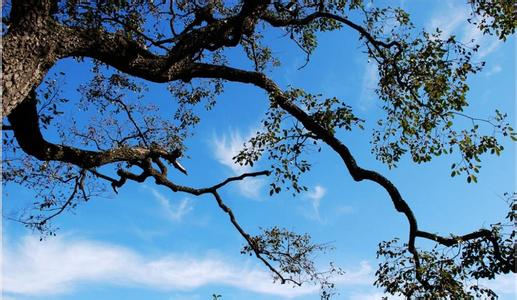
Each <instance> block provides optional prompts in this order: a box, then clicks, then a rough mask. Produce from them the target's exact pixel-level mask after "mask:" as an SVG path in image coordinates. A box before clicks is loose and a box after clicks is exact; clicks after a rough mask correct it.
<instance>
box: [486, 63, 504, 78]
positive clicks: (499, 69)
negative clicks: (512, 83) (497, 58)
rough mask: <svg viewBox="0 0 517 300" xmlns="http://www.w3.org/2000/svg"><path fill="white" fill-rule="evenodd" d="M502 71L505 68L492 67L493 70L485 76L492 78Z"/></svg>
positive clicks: (499, 66)
mask: <svg viewBox="0 0 517 300" xmlns="http://www.w3.org/2000/svg"><path fill="white" fill-rule="evenodd" d="M502 70H503V68H502V67H501V65H494V66H492V68H491V69H490V70H488V72H486V73H485V75H486V76H492V75H495V74H497V73H500V72H501V71H502Z"/></svg>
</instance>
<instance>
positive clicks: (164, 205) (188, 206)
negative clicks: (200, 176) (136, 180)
mask: <svg viewBox="0 0 517 300" xmlns="http://www.w3.org/2000/svg"><path fill="white" fill-rule="evenodd" d="M144 187H145V188H146V189H147V190H149V191H150V192H151V194H152V195H153V197H154V199H156V201H157V202H158V204H159V205H160V211H161V212H162V213H163V214H164V215H165V216H166V217H167V218H168V219H169V220H172V221H175V222H179V221H181V220H182V219H183V217H184V216H185V215H186V214H188V213H189V212H190V211H192V209H193V206H192V201H191V200H190V199H189V198H184V199H182V200H180V201H179V202H177V203H175V204H171V202H170V201H169V199H167V197H165V196H164V195H163V194H162V193H160V192H159V191H158V190H156V189H154V188H152V187H149V186H144Z"/></svg>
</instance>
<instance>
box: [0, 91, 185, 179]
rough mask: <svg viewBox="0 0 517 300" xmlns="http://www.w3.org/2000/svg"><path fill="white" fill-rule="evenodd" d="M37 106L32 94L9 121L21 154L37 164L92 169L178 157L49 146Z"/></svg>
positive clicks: (150, 151) (177, 154) (143, 150)
mask: <svg viewBox="0 0 517 300" xmlns="http://www.w3.org/2000/svg"><path fill="white" fill-rule="evenodd" d="M36 103H37V99H36V93H35V92H34V91H32V92H31V94H30V95H29V97H28V99H26V100H25V101H23V102H22V103H21V104H20V105H18V107H16V109H15V110H14V111H13V112H12V113H11V114H10V115H9V116H8V119H9V122H10V124H11V127H12V129H13V132H14V136H15V138H16V140H17V142H18V144H19V145H20V147H21V148H22V149H23V151H24V152H25V153H27V154H29V155H31V156H34V157H35V158H37V159H39V160H42V161H51V160H54V161H61V162H65V163H71V164H73V165H76V166H78V167H81V168H84V169H91V168H96V167H100V166H103V165H106V164H110V163H114V162H123V161H126V162H137V161H141V160H145V159H147V158H150V157H163V158H164V159H166V160H167V161H169V162H171V163H172V162H174V161H175V160H176V159H178V158H179V157H180V156H181V151H179V150H174V151H172V152H167V151H165V150H163V149H161V148H158V147H150V148H142V147H132V148H129V147H121V148H114V149H110V150H106V151H98V152H97V151H90V150H83V149H78V148H74V147H69V146H65V145H57V144H53V143H50V142H48V141H46V140H45V139H44V138H43V135H42V133H41V131H40V128H39V120H38V114H37V110H36Z"/></svg>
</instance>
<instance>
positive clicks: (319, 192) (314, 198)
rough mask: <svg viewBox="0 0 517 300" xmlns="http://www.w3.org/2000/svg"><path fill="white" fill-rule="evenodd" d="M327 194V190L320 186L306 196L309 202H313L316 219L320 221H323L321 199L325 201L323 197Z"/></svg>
mask: <svg viewBox="0 0 517 300" xmlns="http://www.w3.org/2000/svg"><path fill="white" fill-rule="evenodd" d="M326 193H327V190H326V189H325V188H324V187H323V186H321V185H319V184H318V185H316V186H315V187H314V190H312V191H309V192H307V194H306V195H307V198H309V200H310V201H311V204H312V209H313V213H314V217H315V218H316V220H318V221H321V216H320V204H321V199H323V197H325V194H326Z"/></svg>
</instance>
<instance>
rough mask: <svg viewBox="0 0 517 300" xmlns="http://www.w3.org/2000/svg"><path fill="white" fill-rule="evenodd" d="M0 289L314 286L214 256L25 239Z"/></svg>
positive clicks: (269, 289) (278, 289)
mask: <svg viewBox="0 0 517 300" xmlns="http://www.w3.org/2000/svg"><path fill="white" fill-rule="evenodd" d="M2 264H3V266H2V267H3V274H4V276H5V277H4V287H3V291H4V292H5V293H8V294H10V295H11V296H16V295H25V296H27V295H33V296H42V297H47V298H48V296H49V295H56V294H63V293H73V292H74V291H76V290H77V289H78V288H80V286H81V284H84V283H89V284H92V283H94V284H95V283H96V284H103V285H117V286H136V287H141V288H149V289H156V290H165V291H189V290H193V289H196V288H199V287H202V286H205V285H209V284H217V285H226V286H231V287H235V288H239V289H243V290H247V291H251V292H256V293H261V294H270V295H275V296H278V297H284V298H293V297H297V296H301V295H307V294H313V293H316V292H317V291H318V288H317V287H315V286H302V287H297V288H293V287H292V286H289V285H281V284H274V283H273V282H272V280H271V277H270V275H269V273H266V272H265V271H262V270H260V269H257V268H256V267H253V266H250V265H246V264H244V265H243V264H232V263H229V262H228V261H227V260H224V259H221V258H218V257H205V258H196V257H192V256H186V255H178V254H170V255H167V256H163V257H158V258H154V259H149V258H146V257H144V256H142V255H141V254H139V253H136V252H134V251H132V250H130V249H128V248H124V247H120V246H116V245H112V244H107V243H99V242H95V241H88V240H71V239H65V238H63V237H57V238H52V239H49V240H46V241H44V242H40V241H39V240H38V238H37V237H34V236H27V237H25V238H24V239H22V241H21V242H20V243H19V244H17V245H15V246H7V247H6V248H5V249H4V257H3V259H2Z"/></svg>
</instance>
